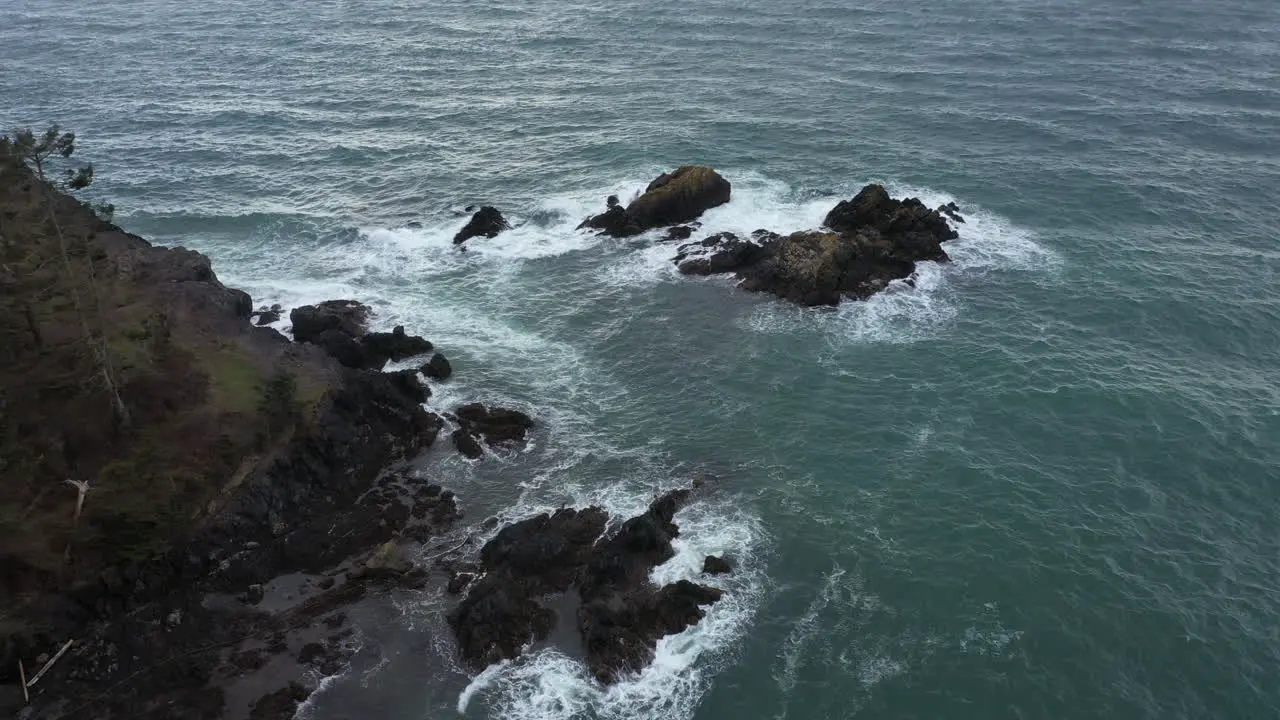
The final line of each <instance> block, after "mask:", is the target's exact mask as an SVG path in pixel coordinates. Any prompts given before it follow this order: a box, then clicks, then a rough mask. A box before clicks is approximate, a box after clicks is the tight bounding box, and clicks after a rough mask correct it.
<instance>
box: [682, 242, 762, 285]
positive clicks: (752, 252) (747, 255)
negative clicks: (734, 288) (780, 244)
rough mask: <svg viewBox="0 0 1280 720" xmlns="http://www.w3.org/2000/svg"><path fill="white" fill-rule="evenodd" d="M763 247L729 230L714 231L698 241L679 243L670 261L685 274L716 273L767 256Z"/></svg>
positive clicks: (750, 263) (755, 261)
mask: <svg viewBox="0 0 1280 720" xmlns="http://www.w3.org/2000/svg"><path fill="white" fill-rule="evenodd" d="M767 247H768V246H762V245H760V244H757V243H754V242H750V241H747V240H742V239H740V238H739V237H738V236H737V235H734V234H733V233H729V232H725V233H717V234H715V235H712V236H711V237H709V238H707V239H705V240H703V241H702V242H699V243H694V244H691V245H682V246H680V249H679V250H678V251H677V254H676V257H675V260H674V261H673V262H675V263H676V264H677V265H679V267H680V272H681V273H684V274H685V275H718V274H720V273H726V272H733V271H734V270H737V269H738V268H741V267H747V266H749V265H753V264H754V263H757V262H759V261H760V260H762V259H764V258H765V257H766V256H767V255H768V250H767Z"/></svg>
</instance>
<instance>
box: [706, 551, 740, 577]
mask: <svg viewBox="0 0 1280 720" xmlns="http://www.w3.org/2000/svg"><path fill="white" fill-rule="evenodd" d="M731 572H733V565H731V564H730V563H729V561H728V560H725V559H724V558H722V557H720V556H717V555H708V556H707V557H706V558H705V559H704V560H703V561H702V574H703V575H725V574H728V573H731Z"/></svg>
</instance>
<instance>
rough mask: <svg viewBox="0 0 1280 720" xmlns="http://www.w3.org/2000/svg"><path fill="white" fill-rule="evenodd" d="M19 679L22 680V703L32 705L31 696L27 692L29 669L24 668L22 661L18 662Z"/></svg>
mask: <svg viewBox="0 0 1280 720" xmlns="http://www.w3.org/2000/svg"><path fill="white" fill-rule="evenodd" d="M18 677H19V678H21V679H22V702H24V703H27V704H30V703H31V694H30V693H29V692H27V669H26V668H25V667H23V666H22V660H21V659H19V660H18Z"/></svg>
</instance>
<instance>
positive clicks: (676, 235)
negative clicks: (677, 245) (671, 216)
mask: <svg viewBox="0 0 1280 720" xmlns="http://www.w3.org/2000/svg"><path fill="white" fill-rule="evenodd" d="M692 235H693V228H692V227H690V226H688V225H676V226H675V227H673V228H670V229H668V230H667V234H666V235H664V236H663V238H662V239H663V240H664V241H665V242H676V241H679V240H688V239H689V237H690V236H692Z"/></svg>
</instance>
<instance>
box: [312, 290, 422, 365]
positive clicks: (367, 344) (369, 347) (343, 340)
mask: <svg viewBox="0 0 1280 720" xmlns="http://www.w3.org/2000/svg"><path fill="white" fill-rule="evenodd" d="M371 314H372V311H371V310H370V309H369V308H368V307H367V306H365V305H362V304H361V303H358V302H356V301H354V300H327V301H325V302H322V303H319V304H317V305H304V306H302V307H299V308H295V309H294V310H293V311H292V312H290V313H289V319H290V321H291V322H292V323H293V338H294V340H296V341H298V342H307V343H311V344H313V345H318V346H319V347H321V348H323V349H324V351H325V352H327V353H328V354H329V355H330V356H331V357H333V358H334V359H335V360H337V361H338V362H340V363H342V364H343V365H344V366H346V367H349V368H353V369H356V370H360V369H369V370H377V369H379V368H381V367H382V366H384V365H386V364H387V362H388V361H400V360H405V359H407V358H411V357H414V356H415V355H425V354H427V353H429V352H431V350H432V345H431V343H430V342H428V341H427V340H426V339H424V338H421V337H418V336H417V335H409V334H406V333H405V331H404V326H402V325H397V326H396V327H395V329H393V330H392V331H391V332H389V333H386V332H368V331H366V329H365V324H366V323H367V322H368V320H369V316H370V315H371Z"/></svg>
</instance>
